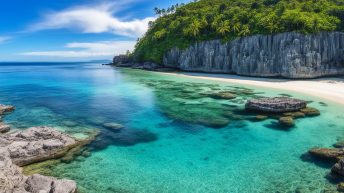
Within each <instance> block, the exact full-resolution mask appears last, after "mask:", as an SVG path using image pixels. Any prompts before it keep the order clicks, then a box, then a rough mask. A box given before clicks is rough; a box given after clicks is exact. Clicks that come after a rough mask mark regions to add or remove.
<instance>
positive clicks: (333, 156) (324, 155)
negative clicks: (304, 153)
mask: <svg viewBox="0 0 344 193" xmlns="http://www.w3.org/2000/svg"><path fill="white" fill-rule="evenodd" d="M308 152H309V154H310V155H312V156H314V157H316V158H320V159H323V160H327V161H336V162H338V161H339V160H341V159H342V158H344V149H341V148H313V149H310V150H309V151H308Z"/></svg>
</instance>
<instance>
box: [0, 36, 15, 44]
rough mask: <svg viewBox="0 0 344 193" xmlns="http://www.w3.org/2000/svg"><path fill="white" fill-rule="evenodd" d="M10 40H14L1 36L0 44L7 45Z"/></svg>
mask: <svg viewBox="0 0 344 193" xmlns="http://www.w3.org/2000/svg"><path fill="white" fill-rule="evenodd" d="M10 39H12V38H11V37H9V36H0V44H2V43H5V42H7V41H8V40H10Z"/></svg>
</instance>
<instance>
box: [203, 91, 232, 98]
mask: <svg viewBox="0 0 344 193" xmlns="http://www.w3.org/2000/svg"><path fill="white" fill-rule="evenodd" d="M204 95H206V96H208V97H210V98H213V99H235V98H236V97H237V96H236V95H235V94H234V93H232V92H226V91H222V92H217V93H207V94H204Z"/></svg>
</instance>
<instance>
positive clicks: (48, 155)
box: [0, 104, 96, 193]
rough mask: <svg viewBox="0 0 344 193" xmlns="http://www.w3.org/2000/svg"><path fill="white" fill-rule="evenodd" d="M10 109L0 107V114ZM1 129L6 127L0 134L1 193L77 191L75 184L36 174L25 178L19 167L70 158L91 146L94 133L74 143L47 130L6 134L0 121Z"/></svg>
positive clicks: (68, 137)
mask: <svg viewBox="0 0 344 193" xmlns="http://www.w3.org/2000/svg"><path fill="white" fill-rule="evenodd" d="M13 110H14V107H13V106H6V105H1V104H0V113H1V115H5V114H7V113H9V112H12V111H13ZM0 128H5V129H4V130H5V132H2V131H3V130H1V131H0V192H1V193H75V192H76V191H77V186H76V182H75V181H72V180H66V179H62V180H60V179H56V178H54V177H47V176H42V175H39V174H34V175H31V176H25V175H24V174H23V173H22V169H21V168H20V167H19V166H26V165H28V164H33V163H37V162H42V161H45V160H50V159H56V158H61V157H63V156H67V155H69V154H70V155H71V154H73V153H75V152H76V151H77V150H78V149H80V148H81V147H82V146H84V145H86V144H88V143H90V142H91V141H92V140H93V139H94V137H95V135H96V134H94V136H91V137H89V138H86V139H83V140H77V139H74V138H73V137H71V136H69V135H67V134H64V133H62V132H59V131H57V130H55V129H53V128H50V127H32V128H29V129H27V130H24V131H14V132H8V130H9V129H8V126H7V125H5V124H4V123H2V122H1V121H0ZM6 128H7V129H6ZM7 132H8V133H7Z"/></svg>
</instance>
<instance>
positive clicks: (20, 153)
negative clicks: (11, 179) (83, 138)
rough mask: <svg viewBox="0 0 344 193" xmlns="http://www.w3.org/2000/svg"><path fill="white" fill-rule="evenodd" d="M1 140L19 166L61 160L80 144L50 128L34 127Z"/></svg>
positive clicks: (2, 137) (5, 136)
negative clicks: (4, 142)
mask: <svg viewBox="0 0 344 193" xmlns="http://www.w3.org/2000/svg"><path fill="white" fill-rule="evenodd" d="M0 138H1V139H2V140H3V141H6V144H7V145H6V149H7V150H8V152H9V154H10V157H11V159H12V161H13V162H14V163H15V164H17V165H19V166H25V165H28V164H32V163H35V162H40V161H45V160H48V159H55V158H60V157H62V156H64V155H65V154H66V153H67V152H68V150H70V149H71V148H73V147H75V146H76V145H77V143H78V141H76V140H75V139H74V138H72V137H70V136H68V135H67V134H64V133H61V132H59V131H57V130H54V129H53V128H49V127H32V128H29V129H27V130H24V131H20V132H16V133H11V134H8V135H4V136H1V137H0Z"/></svg>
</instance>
